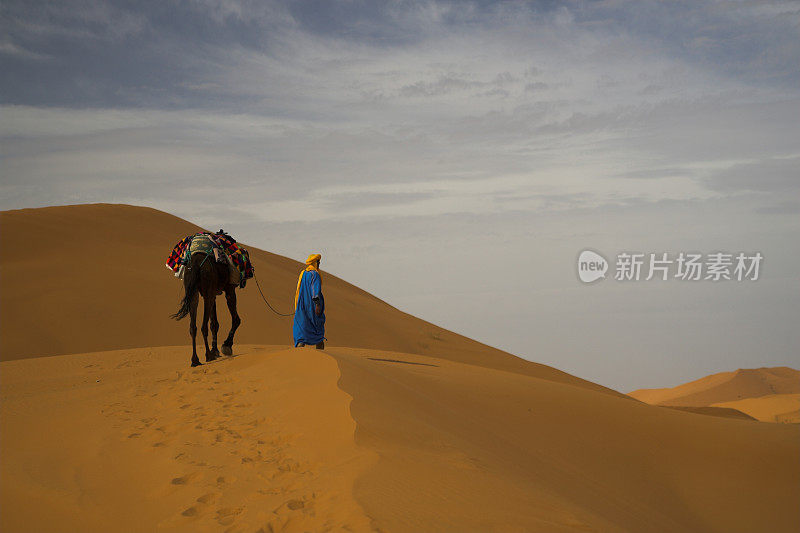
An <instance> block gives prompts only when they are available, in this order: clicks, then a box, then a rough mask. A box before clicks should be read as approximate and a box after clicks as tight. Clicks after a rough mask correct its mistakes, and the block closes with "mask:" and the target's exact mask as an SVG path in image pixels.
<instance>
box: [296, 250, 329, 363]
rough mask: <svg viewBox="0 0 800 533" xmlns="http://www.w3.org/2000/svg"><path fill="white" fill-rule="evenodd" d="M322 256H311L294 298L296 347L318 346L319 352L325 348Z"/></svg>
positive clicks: (302, 273) (298, 280) (301, 275)
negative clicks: (320, 270)
mask: <svg viewBox="0 0 800 533" xmlns="http://www.w3.org/2000/svg"><path fill="white" fill-rule="evenodd" d="M321 261H322V256H321V255H320V254H311V255H309V256H308V259H306V268H305V270H303V271H302V272H300V277H299V278H298V279H297V293H296V294H295V297H294V327H293V328H292V332H293V334H294V345H295V346H305V345H307V344H314V345H316V347H317V349H318V350H322V349H323V348H325V342H324V340H325V298H324V297H323V296H322V276H321V275H320V272H319V264H320V262H321Z"/></svg>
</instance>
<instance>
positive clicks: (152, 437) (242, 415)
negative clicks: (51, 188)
mask: <svg viewBox="0 0 800 533" xmlns="http://www.w3.org/2000/svg"><path fill="white" fill-rule="evenodd" d="M196 229H197V228H196V227H194V226H192V225H191V224H188V223H187V222H185V221H182V220H180V219H177V218H175V217H172V216H170V215H167V214H165V213H161V212H158V211H155V210H151V209H145V208H135V207H130V206H111V205H92V206H75V207H63V208H47V209H38V210H21V211H13V212H5V213H1V214H0V232H1V236H2V242H3V246H2V255H0V306H1V307H0V322H1V323H2V324H1V326H0V333H1V334H2V338H1V339H0V349H2V359H3V361H2V362H0V531H4V532H5V531H10V532H21V533H24V532H42V531H81V532H114V531H131V532H141V531H200V532H204V531H215V532H216V531H224V532H226V533H235V532H250V531H263V532H277V531H286V532H295V531H296V532H301V531H315V532H316V531H320V532H322V531H380V532H400V533H404V532H418V531H422V532H427V531H445V532H459V533H460V532H473V531H475V532H484V531H486V532H491V531H496V532H500V531H502V532H505V531H514V532H516V531H526V532H542V533H559V532H579V531H580V532H586V531H595V532H631V533H649V532H652V533H663V532H673V531H675V532H681V533H684V532H690V533H691V532H698V533H700V532H703V533H707V532H719V533H755V532H759V533H760V532H770V533H783V532H786V533H789V532H792V533H794V532H797V531H800V513H798V512H797V502H798V501H800V425H797V424H764V423H759V422H756V421H754V420H752V419H750V417H748V416H747V415H744V414H742V412H741V411H739V410H737V409H739V407H738V406H737V407H736V408H730V407H728V406H726V405H722V406H719V405H717V404H718V403H719V402H723V403H724V402H725V401H728V400H726V398H729V396H726V395H725V394H722V395H717V396H715V395H714V394H709V391H710V390H711V389H713V388H714V387H722V390H723V391H724V390H725V387H726V385H725V383H727V382H728V381H731V380H733V379H734V375H735V374H737V373H729V374H731V376H729V377H728V378H714V379H709V380H708V382H711V383H713V385H712V386H699V387H690V388H689V389H684V391H688V394H691V395H700V396H702V395H703V394H707V395H708V398H709V399H710V400H713V399H714V398H717V397H719V398H722V399H721V400H715V402H717V403H715V405H714V406H700V407H694V406H678V407H677V408H671V409H667V408H662V407H657V406H652V405H648V404H647V403H642V402H640V401H634V400H632V399H631V398H629V397H628V396H626V395H623V394H620V393H617V392H615V391H612V390H610V389H607V388H605V387H602V386H600V385H597V384H594V383H591V382H588V381H586V380H582V379H580V378H577V377H574V376H571V375H569V374H566V373H564V372H561V371H558V370H556V369H553V368H550V367H548V366H545V365H540V364H536V363H531V362H528V361H525V360H522V359H519V358H517V357H515V356H513V355H510V354H507V353H504V352H502V351H499V350H495V349H493V348H490V347H488V346H485V345H482V344H480V343H478V342H475V341H472V340H470V339H467V338H465V337H462V336H459V335H456V334H454V333H451V332H448V331H446V330H443V329H441V328H438V327H436V326H433V325H432V324H429V323H427V322H424V321H422V320H419V319H417V318H415V317H412V316H410V315H408V314H405V313H402V312H400V311H398V310H397V309H395V308H393V307H391V306H390V305H388V304H386V303H385V302H382V301H381V300H379V299H377V298H375V297H373V296H371V295H369V294H367V293H366V292H364V291H361V290H360V289H358V288H357V287H355V286H353V285H350V284H348V283H346V282H344V281H342V280H339V279H337V278H335V277H334V276H331V275H329V274H325V281H324V283H325V285H324V287H325V291H326V301H327V303H328V307H329V313H330V314H329V320H330V328H329V331H328V336H329V338H330V342H329V343H327V344H328V346H326V349H325V350H316V349H313V348H291V347H289V346H288V343H289V341H288V337H289V325H290V324H289V322H288V321H287V320H286V319H283V320H281V319H278V318H277V317H275V316H274V315H270V314H268V311H266V310H265V309H263V304H262V303H261V301H260V299H259V298H258V297H257V293H255V291H253V287H250V286H248V288H247V289H245V291H243V292H242V293H241V294H242V296H241V301H242V305H241V307H242V313H243V315H244V320H245V322H244V326H243V328H244V329H243V330H242V335H241V337H240V339H239V340H241V341H242V342H239V343H237V344H236V345H235V346H234V352H235V356H234V357H229V358H227V357H226V358H222V359H220V360H218V361H214V362H212V363H209V364H206V365H203V366H201V367H198V368H189V366H188V363H189V353H190V346H189V339H188V334H187V332H186V329H187V328H186V323H185V322H183V323H176V322H175V321H172V320H170V319H169V318H168V315H169V314H170V313H171V312H173V311H174V309H175V307H176V304H177V302H178V298H179V295H180V290H181V289H180V284H179V282H178V281H177V280H175V279H174V278H172V277H171V274H170V273H169V272H168V271H167V270H166V269H165V268H164V266H163V261H164V259H165V257H166V255H167V254H168V253H169V251H170V248H171V246H172V245H173V244H174V243H175V241H177V240H178V239H179V238H181V237H182V236H184V235H185V234H188V233H191V232H193V231H195V230H196ZM19 250H25V252H26V253H21V252H19ZM250 250H251V254H252V256H253V258H254V262H255V266H256V269H257V273H258V275H259V279H260V280H261V283H262V286H263V287H264V288H265V290H266V291H267V293H268V294H269V295H270V296H271V297H273V298H274V300H275V303H276V305H280V304H278V302H281V301H284V302H287V304H288V302H290V301H291V295H292V293H293V291H294V284H295V282H296V276H297V273H298V271H299V269H300V264H299V263H297V262H295V261H292V260H289V259H287V258H283V257H280V256H276V255H273V254H270V253H268V252H263V251H260V250H257V249H255V248H250ZM287 307H288V305H287ZM223 316H224V313H223ZM224 324H225V323H223V328H224V327H225V325H224ZM253 339H258V341H253ZM248 342H249V343H248ZM37 355H39V356H47V357H35V356H37ZM762 370H763V369H762ZM768 370H769V372H763V374H764V376H765V377H764V380H767V379H768V380H771V381H770V383H771V384H772V385H771V386H772V387H773V388H775V389H780V390H781V391H782V390H784V389H783V388H782V387H784V384H786V383H789V382H790V381H791V380H792V379H793V376H794V374H792V372H795V371H791V369H768ZM621 371H623V370H621ZM742 372H743V373H744V374H745V375H747V372H749V371H742ZM712 378H713V376H712ZM701 381H702V380H701ZM758 381H759V380H754V379H751V378H747V379H746V380H745V382H746V383H750V384H751V385H750V386H751V388H748V389H747V390H748V391H756V392H758V391H761V390H763V389H762V388H759V387H760V386H757V382H758ZM760 381H763V380H760ZM695 383H697V382H695ZM689 385H691V384H689ZM737 386H738V385H737ZM684 387H685V386H684ZM726 394H728V393H726ZM775 394H777V391H776V392H772V393H769V394H763V395H761V396H760V398H762V399H764V401H765V402H766V401H768V400H769V401H770V402H773V400H774V403H779V402H783V401H784V399H782V398H777V397H775V398H773V396H774V395H775ZM780 394H794V393H791V392H789V393H780ZM685 395H686V394H678V395H676V396H672V397H670V396H669V394H666V395H665V396H666V397H670V398H676V397H677V398H680V397H682V396H685ZM653 397H658V395H657V394H653ZM702 397H704V398H705V396H702ZM790 400H791V399H790ZM742 409H744V407H742ZM707 414H715V415H717V416H707ZM754 416H755V415H754ZM787 416H788V415H787Z"/></svg>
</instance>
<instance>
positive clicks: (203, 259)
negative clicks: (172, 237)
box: [172, 251, 242, 366]
mask: <svg viewBox="0 0 800 533" xmlns="http://www.w3.org/2000/svg"><path fill="white" fill-rule="evenodd" d="M236 287H237V285H236V284H235V283H230V273H229V270H228V264H227V263H217V262H216V261H215V260H214V254H213V253H209V252H207V251H206V252H195V253H193V254H192V256H191V258H190V259H189V264H188V265H186V272H185V274H184V277H183V288H184V296H183V299H182V300H181V306H180V308H179V309H178V312H177V313H175V314H174V315H172V318H174V319H175V320H180V319H182V318H183V317H185V316H186V315H190V317H189V320H190V322H189V334H190V335H191V336H192V366H200V365H202V363H201V362H200V359H199V358H198V357H197V342H196V338H197V305H198V303H199V301H200V296H202V297H203V326H202V328H201V329H202V332H203V342H204V343H205V346H206V362H207V363H208V362H210V361H213V360H215V359H217V358H218V357H219V356H220V353H219V350H218V349H217V332H218V331H219V321H218V320H217V296H218V295H220V294H222V293H223V292H224V293H225V300H226V301H227V303H228V310H229V311H230V313H231V331H230V333H228V337H227V338H226V339H225V342H223V343H222V353H223V354H225V355H233V334H234V333H235V332H236V329H237V328H238V327H239V326H240V325H241V323H242V320H241V318H239V313H238V312H237V311H236ZM209 318H210V319H211V349H209V347H208V322H209Z"/></svg>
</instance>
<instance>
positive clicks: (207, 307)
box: [202, 296, 216, 363]
mask: <svg viewBox="0 0 800 533" xmlns="http://www.w3.org/2000/svg"><path fill="white" fill-rule="evenodd" d="M213 306H214V299H213V296H212V297H210V298H206V297H205V296H204V297H203V326H202V331H203V344H205V345H206V363H207V362H209V361H213V360H214V359H216V357H214V355H212V353H211V350H210V349H209V348H208V320H209V319H210V318H211V308H212V307H213Z"/></svg>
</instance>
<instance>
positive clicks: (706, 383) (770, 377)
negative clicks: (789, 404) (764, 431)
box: [628, 366, 800, 407]
mask: <svg viewBox="0 0 800 533" xmlns="http://www.w3.org/2000/svg"><path fill="white" fill-rule="evenodd" d="M798 392H800V371H798V370H795V369H793V368H788V367H785V366H783V367H775V368H753V369H739V370H735V371H733V372H720V373H718V374H712V375H710V376H706V377H704V378H700V379H697V380H695V381H692V382H689V383H684V384H683V385H678V386H677V387H672V388H664V389H639V390H635V391H633V392H630V393H628V394H629V395H630V396H633V397H634V398H636V399H637V400H641V401H643V402H646V403H649V404H653V405H685V406H694V407H696V406H706V405H713V404H715V403H722V402H732V401H735V400H740V399H743V398H758V397H759V396H767V395H768V394H792V393H798Z"/></svg>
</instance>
